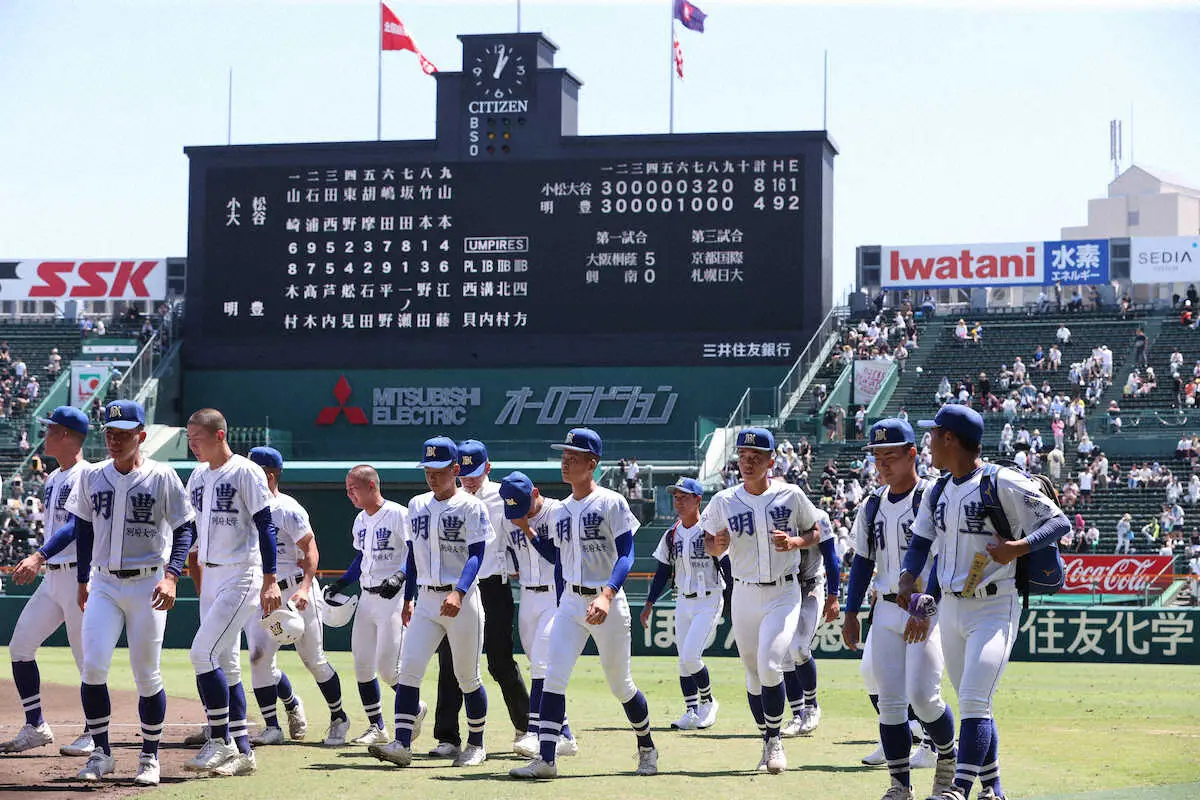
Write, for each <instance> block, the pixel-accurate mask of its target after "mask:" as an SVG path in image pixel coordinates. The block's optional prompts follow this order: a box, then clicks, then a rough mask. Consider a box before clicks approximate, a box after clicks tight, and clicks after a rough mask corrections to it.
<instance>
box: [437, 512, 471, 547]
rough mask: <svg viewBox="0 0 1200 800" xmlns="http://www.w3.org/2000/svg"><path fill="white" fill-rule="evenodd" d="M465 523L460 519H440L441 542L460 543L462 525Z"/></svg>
mask: <svg viewBox="0 0 1200 800" xmlns="http://www.w3.org/2000/svg"><path fill="white" fill-rule="evenodd" d="M465 522H466V520H465V519H463V518H462V517H454V516H445V517H442V530H441V533H440V534H439V538H440V539H441V540H442V541H443V542H461V541H462V540H463V538H462V529H463V524H464V523H465Z"/></svg>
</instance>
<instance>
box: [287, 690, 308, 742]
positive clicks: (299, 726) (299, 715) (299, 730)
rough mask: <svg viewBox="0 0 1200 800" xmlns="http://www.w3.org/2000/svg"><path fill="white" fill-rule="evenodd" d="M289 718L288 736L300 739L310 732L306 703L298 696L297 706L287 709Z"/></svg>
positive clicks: (295, 739) (296, 739)
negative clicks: (305, 708)
mask: <svg viewBox="0 0 1200 800" xmlns="http://www.w3.org/2000/svg"><path fill="white" fill-rule="evenodd" d="M286 710H287V718H288V738H289V739H292V740H294V741H297V742H298V741H300V740H301V739H303V738H304V737H305V736H306V735H307V734H308V717H306V716H304V703H302V702H300V698H299V697H297V698H296V707H295V708H290V709H286Z"/></svg>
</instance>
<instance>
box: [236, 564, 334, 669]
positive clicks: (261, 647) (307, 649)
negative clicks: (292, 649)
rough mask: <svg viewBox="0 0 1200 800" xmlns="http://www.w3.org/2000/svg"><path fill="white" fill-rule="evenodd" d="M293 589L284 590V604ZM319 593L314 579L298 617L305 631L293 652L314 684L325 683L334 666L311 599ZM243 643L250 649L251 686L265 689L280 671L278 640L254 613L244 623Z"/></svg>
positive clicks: (318, 615) (314, 604)
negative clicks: (327, 651)
mask: <svg viewBox="0 0 1200 800" xmlns="http://www.w3.org/2000/svg"><path fill="white" fill-rule="evenodd" d="M294 592H295V588H294V584H293V585H292V586H289V587H288V590H287V591H286V592H284V595H283V602H284V603H285V604H286V603H287V601H288V600H289V599H291V596H292V594H293V593H294ZM320 592H321V587H320V586H318V585H317V581H316V579H313V584H312V589H311V590H310V591H309V594H308V596H309V602H308V604H307V605H306V606H305V607H304V610H303V611H301V612H300V616H301V617H302V618H303V619H304V634H303V635H302V636H301V637H300V640H299V641H298V642H296V653H297V654H298V655H299V656H300V661H301V663H303V664H304V666H305V667H306V668H307V669H308V671H309V672H311V673H312V676H313V677H314V678H316V680H317V683H324V682H325V681H327V680H329V679H330V678H332V677H333V667H332V666H330V665H329V659H328V658H327V657H326V656H325V645H324V642H325V631H324V628H323V626H322V624H321V617H320V614H319V613H318V610H317V604H316V603H314V602H312V598H313V597H316V596H317V595H318V594H320ZM246 643H247V644H248V645H249V650H250V684H251V686H253V687H254V688H255V689H265V688H267V687H268V686H274V685H275V684H277V683H279V677H280V674H281V673H280V672H279V666H278V664H277V663H276V660H277V659H276V657H275V656H276V654H277V653H278V652H279V649H280V648H279V643H278V642H276V641H275V639H274V638H272V636H271V634H269V633H267V632H266V631H265V630H264V629H263V626H262V625H259V624H258V616H257V615H251V617H250V620H249V621H248V622H247V623H246Z"/></svg>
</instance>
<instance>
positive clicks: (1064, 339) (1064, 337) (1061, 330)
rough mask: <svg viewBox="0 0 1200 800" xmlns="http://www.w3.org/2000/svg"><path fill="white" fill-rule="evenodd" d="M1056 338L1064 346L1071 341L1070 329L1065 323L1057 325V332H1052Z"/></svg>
mask: <svg viewBox="0 0 1200 800" xmlns="http://www.w3.org/2000/svg"><path fill="white" fill-rule="evenodd" d="M1054 336H1055V338H1056V339H1058V343H1059V344H1061V345H1063V346H1064V347H1065V346H1066V345H1068V344H1070V343H1071V329H1070V328H1068V327H1067V323H1065V322H1064V323H1062V324H1061V325H1059V326H1058V332H1057V333H1055V334H1054Z"/></svg>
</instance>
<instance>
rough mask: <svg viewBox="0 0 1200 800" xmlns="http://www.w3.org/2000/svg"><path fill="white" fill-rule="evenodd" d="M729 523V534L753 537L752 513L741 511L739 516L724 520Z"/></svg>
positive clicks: (735, 515)
mask: <svg viewBox="0 0 1200 800" xmlns="http://www.w3.org/2000/svg"><path fill="white" fill-rule="evenodd" d="M726 522H728V523H729V532H730V533H732V534H734V535H735V536H753V535H754V512H753V511H743V512H742V513H741V514H734V515H733V516H732V517H730V518H729V519H727V520H726Z"/></svg>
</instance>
